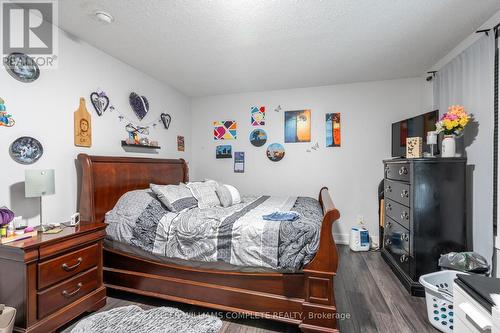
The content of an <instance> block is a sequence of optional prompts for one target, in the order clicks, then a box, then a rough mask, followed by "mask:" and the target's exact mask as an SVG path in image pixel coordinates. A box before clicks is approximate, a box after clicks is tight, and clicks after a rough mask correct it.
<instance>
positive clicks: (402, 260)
mask: <svg viewBox="0 0 500 333" xmlns="http://www.w3.org/2000/svg"><path fill="white" fill-rule="evenodd" d="M399 261H400V262H402V263H405V262H407V261H408V256H407V255H406V254H403V255H401V257H399Z"/></svg>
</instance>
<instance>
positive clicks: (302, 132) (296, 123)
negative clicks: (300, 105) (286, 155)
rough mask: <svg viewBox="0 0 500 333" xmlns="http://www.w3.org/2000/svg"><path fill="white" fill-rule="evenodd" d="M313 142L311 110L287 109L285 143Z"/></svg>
mask: <svg viewBox="0 0 500 333" xmlns="http://www.w3.org/2000/svg"><path fill="white" fill-rule="evenodd" d="M295 142H311V110H298V111H285V143H295Z"/></svg>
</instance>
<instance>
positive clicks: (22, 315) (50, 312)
mask: <svg viewBox="0 0 500 333" xmlns="http://www.w3.org/2000/svg"><path fill="white" fill-rule="evenodd" d="M105 229H106V225H105V224H104V223H94V224H86V225H81V226H77V227H66V228H64V229H63V231H62V232H60V233H58V234H52V235H46V234H38V236H37V237H33V238H30V239H24V240H20V241H17V242H13V243H8V244H5V245H0V303H5V304H7V305H9V306H12V307H15V308H16V309H17V316H16V323H15V326H16V327H15V331H16V332H29V333H35V332H40V333H47V332H53V331H55V330H56V329H57V328H58V327H60V326H62V325H64V324H66V323H67V322H69V321H70V320H72V319H74V318H75V317H77V316H79V315H80V314H82V313H84V312H90V311H95V310H97V309H99V308H101V307H102V306H104V305H105V304H106V289H105V287H104V284H103V279H102V240H103V239H104V236H105Z"/></svg>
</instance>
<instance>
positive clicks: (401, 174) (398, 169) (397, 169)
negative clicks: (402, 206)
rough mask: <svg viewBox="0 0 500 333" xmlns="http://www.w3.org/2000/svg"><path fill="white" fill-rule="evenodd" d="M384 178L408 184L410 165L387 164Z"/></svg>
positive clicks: (402, 163)
mask: <svg viewBox="0 0 500 333" xmlns="http://www.w3.org/2000/svg"><path fill="white" fill-rule="evenodd" d="M385 178H387V179H393V180H400V181H404V182H409V181H410V164H409V163H407V162H401V163H387V164H386V165H385Z"/></svg>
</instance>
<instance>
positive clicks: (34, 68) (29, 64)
mask: <svg viewBox="0 0 500 333" xmlns="http://www.w3.org/2000/svg"><path fill="white" fill-rule="evenodd" d="M4 66H5V68H6V69H7V72H8V73H9V74H10V76H12V77H13V78H14V79H16V80H18V81H21V82H25V83H29V82H33V81H35V80H36V79H38V77H39V76H40V69H39V68H38V65H37V64H36V62H35V60H33V58H31V57H30V56H29V55H26V54H24V53H17V52H14V53H11V54H9V55H8V56H7V58H6V59H5V61H4Z"/></svg>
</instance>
